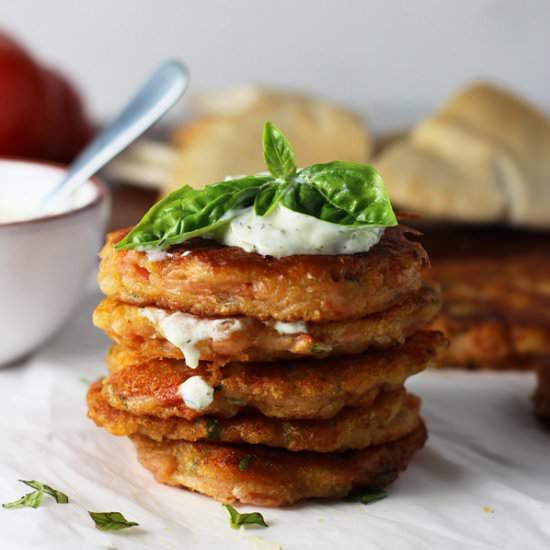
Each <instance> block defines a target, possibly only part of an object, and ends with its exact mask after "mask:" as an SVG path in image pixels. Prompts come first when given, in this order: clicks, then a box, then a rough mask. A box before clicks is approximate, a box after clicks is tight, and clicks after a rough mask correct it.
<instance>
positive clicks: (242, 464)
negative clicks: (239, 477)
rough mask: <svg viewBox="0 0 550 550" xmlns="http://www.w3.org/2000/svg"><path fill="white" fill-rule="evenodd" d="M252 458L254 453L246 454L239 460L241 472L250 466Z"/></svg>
mask: <svg viewBox="0 0 550 550" xmlns="http://www.w3.org/2000/svg"><path fill="white" fill-rule="evenodd" d="M251 458H252V455H246V456H245V457H243V458H241V461H240V462H239V470H240V471H241V472H244V471H246V469H247V468H248V463H249V462H250V459H251Z"/></svg>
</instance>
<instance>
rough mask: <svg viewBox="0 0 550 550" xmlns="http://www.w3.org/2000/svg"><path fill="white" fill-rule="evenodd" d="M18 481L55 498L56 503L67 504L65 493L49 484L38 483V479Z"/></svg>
mask: <svg viewBox="0 0 550 550" xmlns="http://www.w3.org/2000/svg"><path fill="white" fill-rule="evenodd" d="M19 481H20V482H21V483H24V484H25V485H28V486H29V487H32V488H33V489H36V490H37V491H43V492H44V493H46V494H47V495H50V496H51V497H53V498H54V499H55V502H57V504H67V503H68V502H69V497H68V496H67V495H66V494H65V493H62V492H61V491H58V490H57V489H54V488H53V487H51V486H50V485H46V484H45V483H40V481H34V480H24V479H20V480H19Z"/></svg>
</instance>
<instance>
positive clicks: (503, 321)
mask: <svg viewBox="0 0 550 550" xmlns="http://www.w3.org/2000/svg"><path fill="white" fill-rule="evenodd" d="M429 276H430V277H433V278H434V279H435V280H437V281H438V282H439V283H440V284H441V290H442V295H443V309H442V311H441V314H440V316H439V317H438V319H437V320H436V322H435V323H434V324H433V325H432V327H433V328H434V329H438V330H442V331H443V332H444V333H445V334H446V335H447V336H448V337H449V339H450V347H449V351H448V354H447V357H446V359H445V364H446V365H447V364H448V365H449V366H466V367H472V368H494V369H505V368H511V369H521V368H533V366H534V365H536V364H537V357H539V356H542V355H549V354H550V259H549V258H546V257H542V256H541V257H535V256H529V257H513V258H494V259H479V258H470V259H460V260H459V261H451V260H449V261H439V262H435V263H434V264H433V266H432V269H431V270H430V272H429Z"/></svg>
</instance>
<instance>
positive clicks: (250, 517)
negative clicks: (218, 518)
mask: <svg viewBox="0 0 550 550" xmlns="http://www.w3.org/2000/svg"><path fill="white" fill-rule="evenodd" d="M222 506H223V507H224V508H225V511H226V512H227V515H228V516H229V524H230V525H231V527H232V528H233V529H238V528H239V527H244V528H247V527H250V526H251V525H257V526H259V527H267V526H268V525H267V523H266V522H265V520H264V517H263V516H262V514H260V513H259V512H251V513H249V514H240V513H239V512H237V510H235V508H233V506H231V505H230V504H222Z"/></svg>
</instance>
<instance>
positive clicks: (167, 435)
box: [88, 383, 419, 453]
mask: <svg viewBox="0 0 550 550" xmlns="http://www.w3.org/2000/svg"><path fill="white" fill-rule="evenodd" d="M88 407H89V409H88V416H89V417H90V418H91V419H92V420H93V421H94V422H95V423H96V424H97V425H98V426H100V427H102V428H105V429H106V430H107V431H109V432H111V433H112V434H113V435H118V436H123V435H134V434H140V435H145V436H147V437H149V438H151V439H154V440H155V441H162V440H163V439H173V440H179V439H184V440H186V441H207V440H212V441H220V442H222V443H248V444H251V445H267V446H269V447H282V448H285V449H288V450H289V451H304V450H307V451H316V452H322V453H326V452H334V451H344V450H348V449H363V448H365V447H368V446H369V445H379V444H381V443H387V442H389V441H394V440H395V439H399V438H400V437H402V436H404V435H405V434H407V433H410V432H411V431H412V430H413V429H414V428H415V427H416V426H417V425H418V415H417V412H418V408H419V400H418V398H417V397H415V396H412V395H407V394H406V392H405V390H403V389H401V390H395V391H392V392H383V393H382V394H380V395H379V396H378V397H377V398H376V400H375V401H374V402H373V403H372V405H370V406H368V407H354V408H347V409H344V410H342V411H341V412H339V413H338V414H337V415H336V416H334V417H333V418H330V419H328V420H282V419H274V418H268V417H265V416H261V415H259V414H257V413H255V414H254V413H252V414H251V413H244V414H241V415H237V416H235V417H233V418H229V419H227V418H225V419H224V418H221V419H218V418H212V417H202V418H199V419H197V420H185V419H183V418H177V417H172V418H168V419H161V418H156V417H154V416H143V415H142V416H136V415H131V414H130V413H127V412H124V411H120V410H117V409H113V408H112V407H110V406H109V404H108V403H107V401H106V400H105V398H104V397H103V395H102V394H101V384H100V383H96V384H94V385H93V386H92V387H91V388H90V390H89V392H88Z"/></svg>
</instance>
